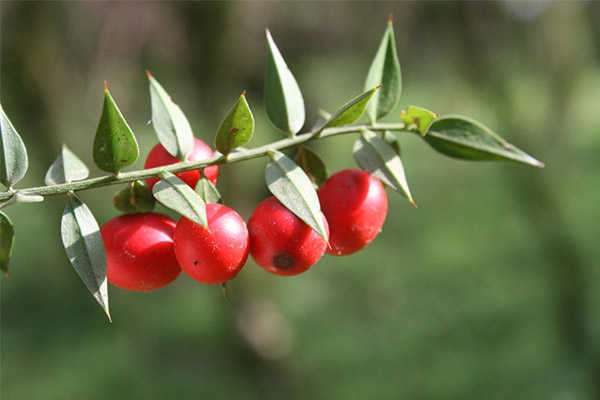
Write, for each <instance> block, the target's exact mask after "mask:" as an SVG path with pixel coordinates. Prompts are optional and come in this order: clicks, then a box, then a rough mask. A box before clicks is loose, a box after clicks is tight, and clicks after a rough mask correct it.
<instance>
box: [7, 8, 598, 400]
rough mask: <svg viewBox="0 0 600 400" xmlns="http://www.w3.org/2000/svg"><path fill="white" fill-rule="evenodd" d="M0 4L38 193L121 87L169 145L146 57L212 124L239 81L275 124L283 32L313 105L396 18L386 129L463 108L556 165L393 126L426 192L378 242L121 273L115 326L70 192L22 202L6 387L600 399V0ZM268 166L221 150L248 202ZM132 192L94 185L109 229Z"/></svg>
mask: <svg viewBox="0 0 600 400" xmlns="http://www.w3.org/2000/svg"><path fill="white" fill-rule="evenodd" d="M0 12H1V15H0V17H1V18H0V23H1V30H0V33H1V57H0V67H1V70H0V72H1V76H0V78H1V79H0V84H1V90H2V92H1V101H2V105H3V107H4V109H5V111H6V113H7V114H8V115H9V116H10V118H11V119H12V122H13V124H14V125H15V127H16V128H17V129H18V131H19V132H20V134H21V135H22V137H23V139H24V141H25V143H26V145H27V148H28V152H29V156H30V160H31V161H30V167H29V172H28V175H27V177H26V178H25V179H24V180H23V181H22V182H21V183H20V184H19V186H20V187H26V186H38V185H41V184H43V177H44V174H45V171H46V169H47V167H48V166H49V165H50V164H51V162H52V160H53V159H54V158H55V156H56V155H57V154H58V152H59V149H60V145H61V143H62V142H66V143H67V144H68V145H69V147H70V148H71V149H72V150H74V151H75V153H76V154H78V155H79V156H80V157H81V158H82V159H83V160H84V161H86V163H87V164H88V165H93V162H92V157H91V154H92V153H91V151H92V140H93V135H94V132H95V129H96V125H97V123H98V119H99V116H100V111H101V104H102V100H103V92H102V90H103V86H102V85H103V81H104V80H107V81H108V85H109V88H110V90H111V93H112V94H113V96H114V98H115V100H116V101H117V103H118V104H119V106H120V108H121V110H122V111H123V114H124V115H125V117H126V118H127V120H128V121H129V123H130V125H131V126H132V128H133V129H134V131H135V132H136V135H137V137H138V141H139V142H140V146H141V153H142V155H143V156H145V154H147V152H148V151H149V149H150V148H151V147H152V146H153V145H154V144H155V143H156V139H155V135H154V132H153V130H152V127H151V126H148V125H147V124H146V122H147V121H148V120H149V119H150V104H149V96H148V88H147V80H146V75H145V73H144V71H145V70H146V69H148V70H150V71H152V73H153V75H154V76H155V77H156V78H157V79H158V80H159V81H160V82H161V83H162V84H163V85H164V86H165V88H166V89H167V90H168V91H169V92H170V94H171V95H172V96H173V98H174V100H175V101H176V102H177V103H178V104H179V105H180V106H181V107H182V109H183V110H184V112H185V113H186V114H187V115H188V118H189V119H190V122H191V123H192V126H193V127H194V132H195V135H196V136H197V137H199V138H201V139H203V140H205V141H207V142H211V141H212V138H213V135H214V133H215V131H216V128H217V126H218V124H219V122H220V121H221V119H222V117H223V116H224V115H225V113H226V112H227V111H228V110H229V107H230V106H231V105H232V104H233V102H234V101H235V100H236V99H237V96H239V94H240V92H241V91H242V90H246V91H247V98H248V101H249V103H250V106H251V107H252V108H253V110H254V113H255V117H256V120H257V132H256V133H255V137H254V139H253V141H252V142H251V143H250V145H253V146H255V145H259V144H264V143H268V142H269V141H273V140H276V139H278V138H280V137H281V134H280V133H278V132H277V131H276V130H275V129H274V128H273V127H272V126H271V125H270V124H269V122H268V121H267V120H266V117H265V112H264V109H263V107H262V89H263V78H264V70H265V66H264V64H265V59H266V48H265V40H264V28H265V26H268V27H269V28H270V30H271V32H272V33H273V35H274V37H275V40H276V41H277V43H278V45H279V48H280V49H281V51H282V53H283V55H284V57H285V58H286V60H287V62H288V65H289V66H290V68H291V69H292V71H293V72H294V74H295V75H296V78H297V80H298V82H299V84H300V87H301V88H302V90H303V93H304V96H305V101H306V105H307V114H308V115H309V118H308V122H307V123H311V122H312V118H313V117H312V116H313V115H314V113H315V111H316V110H317V109H318V108H320V107H322V108H325V109H327V110H330V111H333V110H334V109H336V108H337V107H339V106H340V105H342V104H343V103H345V102H346V101H347V100H348V99H350V98H352V97H354V96H355V95H357V94H358V93H360V92H361V90H362V86H363V82H364V76H365V75H366V71H367V69H368V67H369V64H370V62H371V59H372V57H373V55H374V54H375V51H376V49H377V46H378V43H379V40H380V38H381V35H382V33H383V30H384V28H385V22H386V20H387V18H388V14H389V13H390V12H391V13H393V14H394V25H395V32H396V39H397V46H398V51H399V58H400V62H401V65H402V72H403V78H404V92H403V97H402V99H401V103H400V105H399V106H398V108H397V109H396V111H395V112H394V113H393V115H390V116H389V117H387V118H386V120H387V121H399V114H400V110H401V109H402V108H404V107H406V106H407V105H409V104H412V105H419V106H424V107H427V108H429V109H432V110H434V111H436V112H438V113H441V114H447V113H461V114H465V115H468V116H471V117H473V118H475V119H477V120H479V121H481V122H483V123H484V124H486V125H488V126H489V127H491V128H493V129H494V130H495V131H497V132H498V133H499V134H500V135H502V136H503V137H505V138H506V139H508V140H509V141H512V142H513V143H515V145H517V146H518V147H521V148H522V149H524V150H525V151H527V152H529V153H530V154H531V155H533V156H534V157H536V158H538V159H540V160H542V161H544V162H545V163H546V168H545V169H542V170H540V169H535V168H532V167H528V166H523V165H517V164H510V163H469V162H464V161H457V160H453V159H449V158H446V157H444V156H442V155H440V154H438V153H436V152H435V151H433V150H432V149H431V148H429V147H428V146H427V145H426V144H425V143H423V142H422V141H421V140H420V139H419V138H418V137H415V136H413V135H405V134H400V135H401V136H400V139H401V142H402V146H403V161H404V165H405V169H406V173H407V177H408V180H409V183H410V186H411V190H412V193H413V195H414V197H415V200H416V202H417V203H418V205H419V208H418V209H414V208H413V207H411V206H410V204H409V203H408V202H407V201H406V200H405V199H404V198H402V197H401V196H398V195H396V194H395V193H393V192H388V194H389V200H390V206H389V213H388V218H387V221H386V223H385V225H384V229H383V231H382V233H381V234H380V236H379V237H378V238H377V240H376V241H374V242H373V243H372V244H371V245H370V246H369V247H367V248H366V249H365V250H363V251H362V252H360V253H357V254H355V255H352V256H349V257H344V258H334V257H331V256H326V257H325V258H324V259H322V260H321V261H320V262H319V263H318V264H317V265H316V266H315V267H314V268H313V269H311V270H310V271H308V272H307V273H306V274H303V275H300V276H297V277H294V278H280V277H276V276H272V275H269V274H267V273H266V272H264V271H263V270H262V269H260V268H258V267H257V266H256V265H255V264H254V263H252V262H249V263H248V264H247V266H246V267H245V269H244V270H242V272H241V273H240V275H239V277H238V278H237V279H235V280H234V281H232V282H230V284H229V292H230V301H229V302H226V301H225V300H224V299H223V297H222V295H221V293H220V288H218V287H209V286H206V285H203V284H200V283H197V282H195V281H193V280H191V279H190V278H188V277H187V276H184V275H182V276H181V277H180V278H179V279H178V280H177V281H176V282H175V283H174V284H172V285H170V286H168V287H166V288H164V289H161V290H159V291H156V292H153V293H133V292H126V291H124V290H120V289H118V288H115V287H110V288H109V289H110V301H111V311H112V316H113V321H114V322H113V324H109V323H108V322H107V320H106V318H105V316H104V315H103V313H102V311H101V309H100V307H98V306H97V304H95V302H94V300H93V299H92V297H91V296H90V295H89V294H88V292H87V289H86V288H85V287H84V285H83V284H82V282H81V280H80V279H79V277H78V276H77V275H76V273H75V272H74V271H73V269H72V267H71V265H70V264H69V261H68V260H67V258H66V256H65V254H64V251H63V249H62V245H61V242H60V236H59V223H60V215H61V213H62V209H63V207H64V202H65V199H64V198H63V197H52V198H48V199H47V200H46V201H45V202H44V203H42V204H37V205H22V206H18V207H10V208H9V209H8V211H7V214H8V215H9V216H10V218H11V219H12V220H13V222H14V224H15V228H16V233H17V238H16V244H15V249H14V256H13V260H12V264H11V267H10V270H11V278H10V280H6V279H4V278H2V279H1V306H2V309H1V311H2V314H1V315H2V319H1V323H2V325H1V334H2V341H1V367H2V368H1V382H0V383H1V389H0V390H1V397H2V399H6V400H13V399H105V398H113V399H199V398H207V399H230V398H243V399H281V398H287V399H308V398H310V399H355V398H361V399H363V398H377V399H392V398H393V399H597V398H600V340H599V339H600V318H599V317H600V269H599V268H598V267H599V263H598V261H597V260H598V259H599V258H600V246H598V244H597V241H598V239H599V238H600V235H599V233H600V232H599V225H600V224H599V222H600V207H599V202H600V185H599V182H600V172H599V171H600V135H599V133H600V23H599V21H600V2H564V3H553V2H481V3H478V2H464V3H452V2H414V3H413V2H389V3H388V2H323V3H317V2H239V3H228V2H215V3H206V2H197V3H185V2H166V3H161V2H147V3H138V2H81V3H76V2H64V3H61V2H49V3H45V2H11V1H2V4H1V6H0ZM352 143H353V138H352V137H336V138H330V139H327V140H323V141H320V142H319V143H317V144H315V146H314V147H315V148H316V149H317V151H318V152H320V153H321V155H322V156H323V157H324V158H325V159H326V160H327V163H328V165H329V168H330V170H332V171H337V170H340V169H343V168H350V167H354V166H355V164H354V161H353V159H352V156H351V147H352ZM141 158H143V157H141ZM142 164H143V160H139V161H138V163H137V164H136V165H135V167H136V168H138V169H140V168H142ZM264 165H265V160H264V159H259V160H254V161H251V162H246V163H242V164H234V165H230V166H225V167H222V168H221V176H220V182H219V189H220V190H221V192H222V193H223V194H224V196H225V200H226V203H227V204H228V205H230V206H231V207H233V208H235V209H236V210H238V211H239V213H240V214H241V215H242V216H243V217H244V218H245V219H247V218H248V217H249V215H250V213H251V212H252V209H253V208H254V207H255V206H256V205H257V204H258V203H259V202H260V201H261V200H262V199H263V198H265V197H266V196H267V195H268V192H267V190H266V188H265V185H264V182H263V169H264ZM93 173H95V174H98V175H99V174H100V173H99V171H97V170H95V171H94V172H93ZM116 190H118V188H116V187H111V188H107V189H101V190H95V191H90V192H82V193H81V197H82V198H83V199H84V201H86V202H87V204H88V205H89V206H90V208H91V209H92V210H93V212H94V213H95V215H96V217H97V219H98V221H99V222H100V224H103V223H105V222H106V221H108V220H109V219H110V218H112V217H114V216H115V215H116V211H115V210H114V209H113V208H112V205H111V202H110V200H111V196H112V194H113V193H114V192H115V191H116ZM160 210H161V211H162V212H166V211H165V210H164V209H160Z"/></svg>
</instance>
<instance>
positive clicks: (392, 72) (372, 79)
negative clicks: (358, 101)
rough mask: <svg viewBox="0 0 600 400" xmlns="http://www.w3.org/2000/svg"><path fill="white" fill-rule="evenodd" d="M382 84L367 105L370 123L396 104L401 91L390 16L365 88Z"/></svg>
mask: <svg viewBox="0 0 600 400" xmlns="http://www.w3.org/2000/svg"><path fill="white" fill-rule="evenodd" d="M377 85H382V87H381V90H379V92H377V93H376V94H375V95H374V96H373V99H371V101H370V102H369V105H368V106H367V114H368V115H369V118H370V119H371V122H372V123H375V122H376V121H377V119H379V118H381V117H384V116H385V115H387V114H388V113H389V112H390V111H392V109H393V108H394V107H395V106H396V104H397V103H398V101H399V100H400V94H401V93H402V75H401V74H400V62H399V61H398V54H397V53H396V43H395V40H394V28H393V26H392V19H391V17H390V19H389V21H388V25H387V29H386V30H385V33H384V34H383V39H381V44H380V45H379V49H378V50H377V54H375V58H374V59H373V62H372V63H371V67H370V68H369V73H368V74H367V79H366V81H365V90H367V89H369V88H372V87H374V86H377Z"/></svg>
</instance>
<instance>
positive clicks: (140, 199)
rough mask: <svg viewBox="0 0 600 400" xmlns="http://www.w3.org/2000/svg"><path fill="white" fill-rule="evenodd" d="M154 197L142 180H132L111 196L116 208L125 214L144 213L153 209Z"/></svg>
mask: <svg viewBox="0 0 600 400" xmlns="http://www.w3.org/2000/svg"><path fill="white" fill-rule="evenodd" d="M154 203H155V201H154V197H153V196H152V192H150V189H148V187H146V185H144V183H143V182H140V181H134V182H130V183H129V184H127V187H126V188H125V189H123V190H121V191H120V192H118V193H117V194H115V195H114V197H113V204H114V206H115V207H116V208H117V210H119V211H122V212H124V213H126V214H135V213H145V212H150V211H152V210H154Z"/></svg>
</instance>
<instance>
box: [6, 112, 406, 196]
mask: <svg viewBox="0 0 600 400" xmlns="http://www.w3.org/2000/svg"><path fill="white" fill-rule="evenodd" d="M364 129H369V130H372V131H385V130H390V131H406V125H405V124H403V123H397V124H377V125H354V126H344V127H336V128H327V129H324V130H323V131H322V132H321V135H320V136H319V137H318V138H317V137H314V134H315V132H307V133H303V134H300V135H296V136H294V137H290V138H286V139H282V140H279V141H277V142H273V143H270V144H266V145H264V146H260V147H256V148H253V149H244V150H241V151H233V152H231V153H229V154H228V155H227V156H226V157H225V156H222V155H221V156H218V157H212V158H207V159H205V160H202V161H196V162H184V163H183V162H182V163H177V164H171V165H165V166H161V167H157V168H151V169H145V170H141V171H131V172H121V173H119V174H118V176H115V175H106V176H101V177H98V178H90V179H84V180H81V181H77V182H71V183H62V184H59V185H50V186H39V187H32V188H26V189H18V190H17V191H18V192H20V193H27V194H37V195H40V196H55V195H58V194H64V193H67V192H69V191H73V192H75V191H79V190H88V189H94V188H98V187H102V186H108V185H117V184H120V183H127V182H133V181H137V180H143V179H148V178H153V177H156V176H158V174H159V172H160V171H168V172H171V173H172V174H175V173H179V172H184V171H191V170H194V169H200V168H205V167H208V166H210V165H222V164H232V163H235V162H240V161H245V160H250V159H252V158H258V157H264V156H266V155H267V152H268V150H283V149H286V148H289V147H293V146H297V145H299V144H302V143H307V142H311V141H313V140H319V139H323V138H326V137H329V136H336V135H343V134H347V133H359V132H361V130H364ZM14 193H15V192H2V193H0V202H4V201H6V200H8V199H10V198H11V197H12V196H13V195H14ZM0 207H1V204H0Z"/></svg>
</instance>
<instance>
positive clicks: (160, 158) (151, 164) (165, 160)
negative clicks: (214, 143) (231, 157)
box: [144, 138, 219, 190]
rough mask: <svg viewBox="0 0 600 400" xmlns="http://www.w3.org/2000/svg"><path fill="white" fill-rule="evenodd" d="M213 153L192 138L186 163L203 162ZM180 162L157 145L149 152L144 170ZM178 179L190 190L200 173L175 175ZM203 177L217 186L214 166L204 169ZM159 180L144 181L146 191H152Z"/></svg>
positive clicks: (207, 146) (216, 168)
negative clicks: (191, 147)
mask: <svg viewBox="0 0 600 400" xmlns="http://www.w3.org/2000/svg"><path fill="white" fill-rule="evenodd" d="M214 156H215V153H214V152H213V151H212V149H211V148H210V146H209V145H207V144H206V143H204V142H203V141H202V140H200V139H196V138H194V149H193V150H192V152H191V153H190V154H189V155H188V156H187V161H200V160H205V159H207V158H211V157H214ZM178 162H180V161H179V160H178V159H177V158H175V157H173V156H172V155H171V154H169V153H168V152H167V150H165V148H164V147H163V146H162V144H160V143H159V144H157V145H156V146H154V148H152V150H150V153H149V154H148V157H147V158H146V163H145V164H144V168H145V169H149V168H155V167H161V166H163V165H170V164H175V163H178ZM175 175H176V176H177V177H179V179H181V180H182V181H184V182H185V183H187V184H188V185H189V186H191V187H192V188H195V187H196V183H198V180H199V179H200V171H199V170H193V171H186V172H180V173H178V174H175ZM204 176H205V177H206V178H207V179H208V180H209V181H211V182H212V184H213V185H216V184H217V178H218V177H219V167H218V166H216V165H212V166H210V167H206V168H204ZM159 180H160V178H149V179H146V186H148V189H150V190H152V187H153V186H154V184H155V183H156V182H158V181H159Z"/></svg>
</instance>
